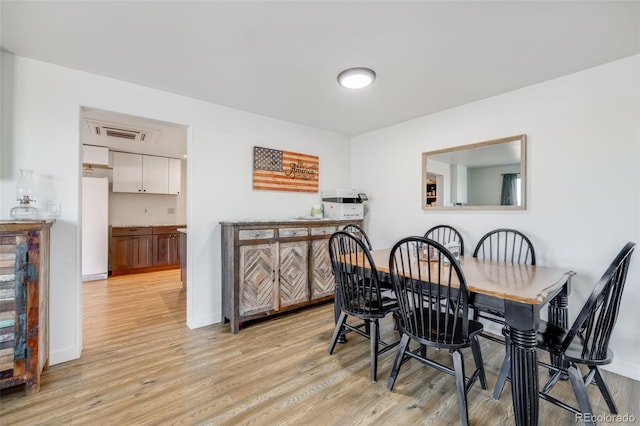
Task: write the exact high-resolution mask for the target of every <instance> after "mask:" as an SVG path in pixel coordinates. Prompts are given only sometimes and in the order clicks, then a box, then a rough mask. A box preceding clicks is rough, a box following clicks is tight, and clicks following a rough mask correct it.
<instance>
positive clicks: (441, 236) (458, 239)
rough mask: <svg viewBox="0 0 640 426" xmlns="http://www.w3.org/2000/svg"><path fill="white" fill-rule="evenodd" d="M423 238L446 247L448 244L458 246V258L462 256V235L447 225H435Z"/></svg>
mask: <svg viewBox="0 0 640 426" xmlns="http://www.w3.org/2000/svg"><path fill="white" fill-rule="evenodd" d="M424 237H425V238H429V239H430V240H434V241H437V242H439V243H440V244H442V245H443V246H444V245H447V244H449V243H459V244H460V256H464V240H463V239H462V235H460V232H458V230H457V229H455V228H454V227H452V226H449V225H437V226H434V227H433V228H431V229H429V230H428V231H427V232H425V233H424Z"/></svg>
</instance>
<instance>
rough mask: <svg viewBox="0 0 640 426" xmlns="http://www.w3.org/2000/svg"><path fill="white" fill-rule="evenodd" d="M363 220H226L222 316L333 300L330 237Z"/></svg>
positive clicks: (235, 324)
mask: <svg viewBox="0 0 640 426" xmlns="http://www.w3.org/2000/svg"><path fill="white" fill-rule="evenodd" d="M349 224H357V225H360V226H362V220H327V219H322V220H294V221H268V222H267V221H243V222H221V225H222V314H223V315H224V320H225V321H229V322H230V325H231V332H232V333H234V334H235V333H237V332H238V331H239V330H240V327H241V325H242V323H243V322H244V321H248V320H251V319H256V318H262V317H267V316H270V315H274V314H278V313H281V312H285V311H289V310H292V309H296V308H300V307H303V306H307V305H311V304H314V303H319V302H323V301H326V300H330V299H332V298H333V286H334V279H333V274H332V272H331V260H330V259H329V245H328V241H329V237H331V235H332V234H333V233H334V232H336V231H338V230H340V229H342V228H344V227H345V226H346V225H349Z"/></svg>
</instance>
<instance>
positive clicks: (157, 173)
mask: <svg viewBox="0 0 640 426" xmlns="http://www.w3.org/2000/svg"><path fill="white" fill-rule="evenodd" d="M174 161H178V163H179V162H180V160H178V159H175V158H167V157H157V156H153V155H140V154H131V153H127V152H114V153H113V192H138V193H145V194H177V193H178V192H179V191H180V181H179V178H180V172H179V169H178V172H177V178H178V182H177V183H176V182H174V179H175V178H176V172H175V171H174V170H173V169H174V168H175V164H174V165H173V167H172V168H170V167H169V164H170V163H173V162H174ZM178 167H179V164H178ZM176 187H177V188H178V189H177V190H175V189H174V188H176ZM170 189H171V190H170Z"/></svg>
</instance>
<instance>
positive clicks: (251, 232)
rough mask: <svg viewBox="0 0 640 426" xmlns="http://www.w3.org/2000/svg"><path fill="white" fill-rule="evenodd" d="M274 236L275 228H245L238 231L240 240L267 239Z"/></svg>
mask: <svg viewBox="0 0 640 426" xmlns="http://www.w3.org/2000/svg"><path fill="white" fill-rule="evenodd" d="M274 236H275V231H274V230H273V229H243V230H241V231H238V239H239V240H266V239H269V238H273V237H274Z"/></svg>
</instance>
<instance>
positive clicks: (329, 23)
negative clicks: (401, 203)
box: [0, 0, 640, 135]
mask: <svg viewBox="0 0 640 426" xmlns="http://www.w3.org/2000/svg"><path fill="white" fill-rule="evenodd" d="M0 5H1V10H0V14H1V24H2V26H1V33H0V36H1V45H2V48H3V49H4V50H7V51H9V52H13V53H15V54H18V55H21V56H25V57H30V58H34V59H38V60H42V61H46V62H51V63H54V64H59V65H62V66H66V67H70V68H75V69H79V70H83V71H87V72H91V73H95V74H99V75H103V76H107V77H112V78H116V79H119V80H123V81H128V82H132V83H137V84H140V85H143V86H147V87H152V88H156V89H160V90H164V91H168V92H173V93H178V94H181V95H185V96H189V97H192V98H197V99H202V100H206V101H210V102H213V103H216V104H221V105H226V106H229V107H233V108H238V109H241V110H245V111H249V112H253V113H257V114H262V115H265V116H269V117H274V118H277V119H282V120H286V121H290V122H294V123H300V124H303V125H307V126H311V127H315V128H319V129H326V130H329V131H332V132H337V133H340V134H345V135H357V134H362V133H365V132H368V131H371V130H375V129H378V128H382V127H386V126H389V125H392V124H396V123H399V122H402V121H406V120H409V119H412V118H416V117H420V116H424V115H427V114H430V113H434V112H437V111H442V110H444V109H447V108H451V107H455V106H458V105H462V104H466V103H469V102H473V101H476V100H479V99H483V98H487V97H490V96H494V95H497V94H500V93H504V92H507V91H510V90H514V89H517V88H520V87H525V86H528V85H531V84H535V83H538V82H542V81H545V80H548V79H552V78H555V77H559V76H562V75H566V74H570V73H573V72H576V71H580V70H583V69H586V68H590V67H593V66H596V65H599V64H603V63H606V62H610V61H613V60H616V59H619V58H623V57H626V56H630V55H634V54H637V53H640V32H639V27H640V7H639V6H640V2H638V1H622V2H616V1H548V2H545V1H493V2H486V1H480V0H475V1H446V2H445V1H443V2H436V1H409V2H404V1H350V2H346V1H303V0H298V1H281V2H274V1H255V2H249V1H233V2H231V1H229V2H222V1H137V2H134V1H106V2H104V1H68V2H63V1H44V2H41V1H9V0H2V1H1V3H0ZM353 66H366V67H371V68H373V69H374V70H375V71H376V73H377V79H376V82H375V84H374V85H373V86H371V87H369V88H367V89H364V90H361V91H349V90H347V89H343V88H340V87H338V85H337V83H336V75H337V74H338V73H339V72H340V71H341V70H343V69H345V68H348V67H353Z"/></svg>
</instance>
